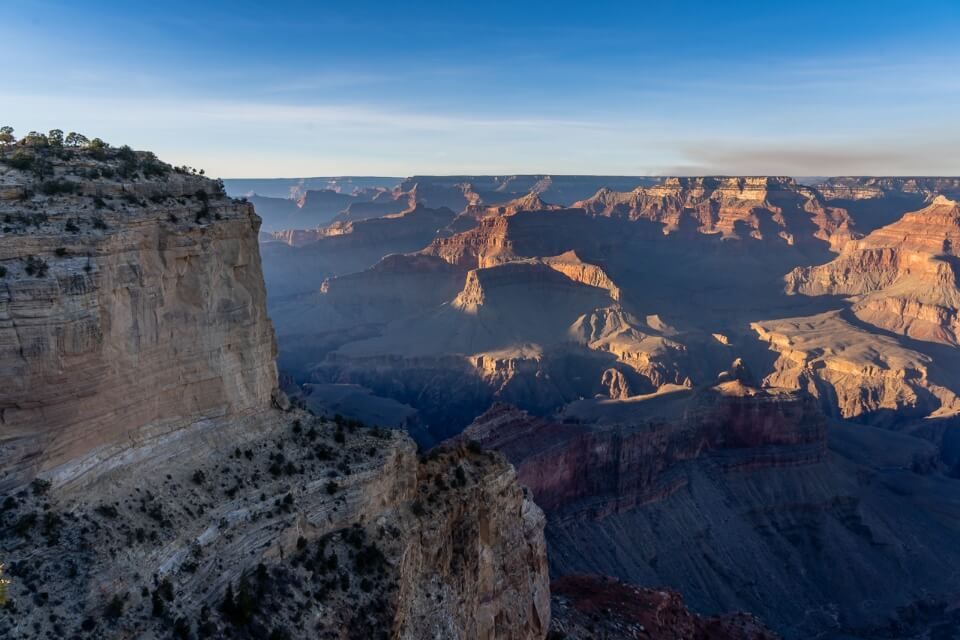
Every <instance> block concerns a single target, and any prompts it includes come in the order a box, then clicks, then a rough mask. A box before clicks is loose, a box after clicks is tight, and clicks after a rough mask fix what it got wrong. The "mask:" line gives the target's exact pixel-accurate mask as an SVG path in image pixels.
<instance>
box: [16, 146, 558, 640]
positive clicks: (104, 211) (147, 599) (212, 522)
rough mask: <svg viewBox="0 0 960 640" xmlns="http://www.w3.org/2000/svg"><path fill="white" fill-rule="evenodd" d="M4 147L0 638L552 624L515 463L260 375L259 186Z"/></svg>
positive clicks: (520, 631) (441, 633)
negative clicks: (366, 418) (233, 193)
mask: <svg viewBox="0 0 960 640" xmlns="http://www.w3.org/2000/svg"><path fill="white" fill-rule="evenodd" d="M21 147H22V148H20V149H18V151H17V153H18V154H19V157H20V158H21V159H23V158H26V160H22V161H21V160H18V161H16V163H15V164H10V163H5V162H4V161H2V160H0V194H2V197H3V199H2V200H0V206H2V208H3V209H2V212H0V213H2V214H3V215H4V227H3V231H2V234H0V265H2V267H3V270H2V271H0V348H2V350H3V351H2V355H3V358H2V363H3V364H2V368H0V382H2V384H0V388H2V390H3V391H2V392H0V394H2V395H0V409H2V413H0V415H2V421H0V442H2V450H0V469H2V471H3V474H4V475H3V478H2V482H0V491H3V492H4V494H3V495H2V496H0V561H2V562H4V563H5V564H6V565H7V567H8V569H9V570H8V574H7V575H8V576H9V577H10V579H11V584H10V588H9V595H10V598H11V600H10V602H11V604H9V605H8V606H6V607H4V608H2V609H0V636H3V637H4V638H36V637H80V638H131V637H137V638H168V637H171V635H175V636H177V637H194V636H196V637H223V636H229V637H235V638H266V637H272V638H276V637H280V638H284V637H304V636H311V637H324V638H358V639H359V638H381V637H382V638H402V639H410V640H413V639H418V638H423V637H443V638H463V639H467V638H485V639H490V640H493V639H495V638H502V639H507V638H511V639H512V638H524V639H526V638H529V639H530V640H534V639H542V638H543V637H544V636H545V635H546V633H547V629H548V627H549V620H550V603H549V586H548V576H547V570H546V566H547V565H546V555H545V542H544V537H543V526H544V521H543V514H542V512H541V511H540V510H539V508H538V507H536V506H535V505H534V504H533V502H532V501H531V500H530V499H529V496H528V494H527V492H526V491H525V490H524V489H522V488H521V487H520V486H519V485H518V484H517V483H516V481H515V474H514V471H513V469H512V468H511V467H510V466H509V465H508V464H506V463H505V462H504V461H503V460H502V459H501V458H500V457H499V456H497V455H496V454H492V453H484V452H478V451H474V450H471V449H468V448H465V447H464V448H458V449H450V450H445V451H437V452H435V453H434V454H432V455H431V456H430V457H429V458H419V457H418V456H417V454H416V451H415V447H414V444H413V442H412V441H411V440H410V439H409V438H408V437H407V436H406V435H404V434H402V433H401V432H396V431H387V430H381V429H376V428H374V429H370V428H367V427H364V426H362V425H359V424H357V423H355V422H352V421H343V420H341V419H340V418H339V417H337V419H336V420H334V421H330V420H327V419H325V418H318V417H316V416H313V415H310V414H308V413H306V412H304V411H302V410H299V409H296V408H294V407H292V406H291V404H290V402H289V401H288V400H287V398H286V396H284V395H283V394H282V393H280V392H278V391H277V390H276V386H277V375H276V369H275V365H274V362H273V358H274V355H275V348H274V339H273V332H272V329H271V326H270V322H269V320H268V319H267V316H266V310H265V296H264V289H263V280H262V275H261V271H260V260H259V254H258V251H257V232H258V227H259V219H258V218H257V217H256V216H255V215H254V213H253V210H252V207H251V206H250V205H248V204H245V203H243V202H240V201H234V200H232V199H230V198H227V197H226V196H224V194H223V191H222V188H221V187H220V186H219V185H218V184H217V183H215V182H213V181H210V180H206V179H203V178H202V177H200V176H199V175H197V174H195V173H193V172H191V171H189V170H186V169H178V170H174V169H173V168H172V167H169V166H168V165H165V164H163V163H161V162H159V161H158V160H156V158H154V157H153V156H152V154H144V153H140V152H134V151H132V150H130V149H129V148H121V149H111V148H109V147H106V148H104V147H97V148H94V147H89V148H68V149H65V148H62V147H59V146H52V145H50V144H47V143H44V144H40V143H39V142H38V141H36V140H35V141H34V142H33V143H31V144H29V145H21ZM38 167H39V168H40V169H38Z"/></svg>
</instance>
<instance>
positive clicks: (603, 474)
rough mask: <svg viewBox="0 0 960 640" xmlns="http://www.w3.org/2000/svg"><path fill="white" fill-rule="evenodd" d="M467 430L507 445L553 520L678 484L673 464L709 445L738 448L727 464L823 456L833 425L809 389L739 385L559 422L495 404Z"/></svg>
mask: <svg viewBox="0 0 960 640" xmlns="http://www.w3.org/2000/svg"><path fill="white" fill-rule="evenodd" d="M462 437H463V438H468V439H472V440H476V441H478V442H480V443H481V444H483V445H484V446H488V447H490V448H493V449H496V450H498V451H501V452H503V453H504V455H506V456H507V458H508V459H509V460H510V461H511V462H512V463H513V464H514V465H515V466H516V467H517V473H518V476H519V478H520V480H521V482H523V483H524V484H525V485H526V486H528V487H530V489H531V490H532V491H533V494H534V499H535V500H536V501H537V504H539V505H541V506H542V507H543V508H544V509H546V510H547V511H548V512H549V513H550V514H552V517H554V516H555V517H563V518H568V517H584V516H586V517H590V518H602V517H605V516H606V515H609V514H610V513H616V512H621V511H629V510H631V509H634V508H636V507H637V506H638V505H641V504H644V503H646V502H649V501H651V500H659V499H662V498H663V497H664V496H665V495H669V494H670V493H672V492H673V491H676V490H678V489H679V488H681V487H682V486H683V484H682V482H680V483H679V484H678V481H679V480H680V478H679V477H678V476H676V474H674V473H672V471H673V470H675V467H678V466H679V465H680V464H681V463H683V462H686V461H691V460H695V459H697V458H699V457H700V456H703V455H708V453H709V452H711V451H729V452H734V451H735V452H737V453H738V454H739V455H736V456H733V455H730V456H728V458H727V459H726V460H725V462H724V464H725V465H727V466H729V467H730V468H735V467H737V468H741V469H745V468H751V467H755V466H760V467H764V466H774V467H776V466H780V465H783V466H789V465H797V464H810V463H814V462H817V461H819V460H820V459H822V457H823V456H824V455H825V447H826V443H825V437H826V426H825V422H824V419H823V416H822V414H820V412H819V411H818V409H817V407H816V405H815V403H813V402H811V401H810V398H809V397H806V396H804V395H803V394H799V395H798V394H788V393H782V392H781V393H773V392H769V391H760V390H758V389H755V388H752V387H746V386H743V385H742V384H740V385H738V384H734V385H732V386H722V387H719V388H717V389H707V390H700V391H698V392H695V393H694V392H690V391H687V390H678V391H675V392H673V393H669V394H666V395H664V396H663V397H661V398H658V399H656V400H654V401H648V402H646V403H644V406H642V407H640V406H636V403H633V406H631V403H630V401H626V402H620V403H618V402H614V401H611V402H610V403H609V404H607V405H604V404H603V403H601V404H595V403H593V402H591V403H589V406H585V407H578V405H577V404H574V405H572V406H571V407H570V409H569V410H568V412H567V414H566V416H565V419H563V420H556V421H551V420H548V419H544V418H537V417H534V416H530V415H529V414H527V413H526V412H523V411H520V410H518V409H516V408H514V407H510V406H509V405H495V406H494V407H493V408H491V409H490V410H489V411H487V412H486V413H485V414H483V415H482V416H480V417H479V418H477V419H476V420H475V421H474V422H473V424H471V425H470V426H469V427H467V429H466V430H465V431H464V433H463V436H462ZM561 514H562V515H561Z"/></svg>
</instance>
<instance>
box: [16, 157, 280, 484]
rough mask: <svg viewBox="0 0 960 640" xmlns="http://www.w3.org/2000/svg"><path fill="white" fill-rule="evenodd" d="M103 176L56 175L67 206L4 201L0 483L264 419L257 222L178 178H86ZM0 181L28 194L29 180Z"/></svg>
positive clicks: (264, 341) (268, 360)
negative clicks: (200, 427) (217, 426)
mask: <svg viewBox="0 0 960 640" xmlns="http://www.w3.org/2000/svg"><path fill="white" fill-rule="evenodd" d="M110 164H111V163H110V161H102V162H101V161H96V160H86V161H82V162H81V161H80V160H77V161H56V162H55V164H54V173H53V177H52V178H50V179H51V180H60V181H63V182H64V183H65V184H69V185H73V186H72V188H71V193H64V194H55V195H37V194H35V195H31V196H29V197H26V198H23V197H17V198H9V197H8V198H4V199H3V200H2V201H0V210H2V216H3V217H4V219H5V220H8V222H7V223H5V224H6V226H5V227H4V232H3V234H2V235H0V264H2V265H3V267H4V268H5V271H6V275H5V277H4V278H3V279H2V280H0V355H2V357H0V363H2V364H0V378H2V379H3V380H4V381H5V383H4V385H3V388H2V389H0V414H2V418H3V420H2V424H3V426H2V433H0V460H2V464H0V469H2V471H0V474H2V476H3V480H2V482H5V483H9V482H13V481H16V480H17V479H18V478H20V477H22V474H24V473H29V474H31V475H32V474H36V473H42V474H44V475H45V476H48V477H51V478H54V479H56V480H57V481H58V482H68V481H74V480H79V479H81V478H82V477H83V476H84V475H85V474H87V473H94V474H95V473H99V472H101V471H102V470H103V469H105V468H108V467H110V466H111V465H113V464H120V463H121V462H129V461H130V460H131V459H135V458H137V457H141V456H146V455H150V453H149V452H150V448H151V447H152V446H153V445H152V443H156V442H159V441H162V440H164V439H169V438H176V437H178V434H180V433H181V432H182V431H183V430H184V429H188V428H189V427H191V426H192V425H195V424H209V423H216V422H225V421H229V420H238V419H243V418H245V417H249V416H251V415H255V414H257V413H258V412H261V411H264V410H266V409H267V408H268V407H269V406H270V398H271V392H272V391H273V389H274V388H275V386H276V367H275V364H274V355H275V349H276V347H275V342H274V337H273V330H272V327H271V324H270V321H269V319H268V318H267V315H266V309H265V306H264V301H265V290H264V285H263V277H262V275H261V268H260V255H259V251H258V247H257V229H258V227H259V218H257V216H256V215H255V214H254V212H253V207H252V206H251V205H249V204H245V203H240V202H236V201H233V200H232V199H230V198H228V197H226V196H225V195H223V193H222V190H221V189H220V187H219V186H218V185H217V184H216V183H214V182H213V181H211V180H207V179H204V178H201V177H198V176H195V175H184V174H181V173H177V172H173V171H167V172H165V173H164V174H163V175H160V176H156V175H154V176H151V177H150V178H144V177H142V176H140V177H139V179H135V178H131V179H129V180H121V179H118V178H117V177H113V178H109V179H108V178H98V179H90V178H87V177H86V176H87V174H88V172H90V171H97V170H98V167H101V168H102V167H109V166H110ZM3 181H4V184H5V185H6V187H7V189H8V190H11V191H16V190H28V189H29V190H34V189H36V185H35V184H33V177H32V176H30V175H29V174H27V173H26V172H19V171H15V170H8V171H7V172H6V173H5V174H4V175H3ZM21 192H22V191H21ZM37 215H40V216H43V221H42V222H40V223H39V224H37V225H32V224H30V223H26V222H23V221H25V220H28V219H31V217H32V216H37ZM41 264H42V265H43V266H42V267H40V266H38V265H41Z"/></svg>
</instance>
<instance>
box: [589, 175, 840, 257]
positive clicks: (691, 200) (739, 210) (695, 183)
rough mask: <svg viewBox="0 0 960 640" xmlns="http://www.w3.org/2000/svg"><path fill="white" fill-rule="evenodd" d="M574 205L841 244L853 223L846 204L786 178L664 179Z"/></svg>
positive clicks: (667, 229) (685, 225)
mask: <svg viewBox="0 0 960 640" xmlns="http://www.w3.org/2000/svg"><path fill="white" fill-rule="evenodd" d="M573 206H574V207H581V208H583V209H585V210H586V211H587V212H588V213H590V214H592V215H598V216H612V217H623V218H627V219H629V220H648V221H651V222H658V223H660V224H662V225H663V232H664V233H674V232H677V231H682V230H685V229H695V230H697V231H699V232H700V233H707V234H720V235H721V236H723V237H724V238H743V239H746V238H753V239H756V240H763V239H767V240H771V241H774V240H777V239H779V242H783V243H786V244H788V245H793V244H794V243H796V242H800V243H804V242H810V241H811V240H812V239H814V238H815V239H817V240H821V241H823V242H826V243H829V244H831V245H832V244H840V243H842V242H843V241H844V240H845V239H846V238H847V237H848V236H849V233H850V230H849V227H850V223H851V220H850V218H849V216H848V215H847V212H846V211H845V210H844V209H842V208H839V207H830V206H826V205H825V204H824V203H823V202H822V200H821V199H820V197H819V195H818V194H817V193H816V192H815V191H813V190H811V189H808V188H806V187H803V186H801V185H798V184H797V183H796V182H795V181H794V180H793V179H792V178H784V177H737V178H733V177H717V178H712V177H705V178H666V179H664V180H663V181H662V182H661V183H660V184H658V185H654V186H649V187H638V188H637V189H635V190H633V191H630V192H614V191H610V190H609V189H601V190H600V191H598V192H597V193H596V194H595V195H594V196H593V197H592V198H589V199H587V200H582V201H580V202H577V203H575V204H574V205H573ZM835 236H836V238H835Z"/></svg>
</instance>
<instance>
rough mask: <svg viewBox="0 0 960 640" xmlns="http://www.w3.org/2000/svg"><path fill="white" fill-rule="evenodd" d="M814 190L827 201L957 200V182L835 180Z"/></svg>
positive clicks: (941, 179)
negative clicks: (902, 197) (903, 196)
mask: <svg viewBox="0 0 960 640" xmlns="http://www.w3.org/2000/svg"><path fill="white" fill-rule="evenodd" d="M816 188H817V190H818V191H819V192H820V193H822V194H823V195H824V197H826V198H829V199H831V200H872V199H875V198H883V197H888V196H890V195H896V194H916V195H919V196H921V197H923V198H933V197H936V196H938V195H945V196H947V197H953V196H954V195H956V196H960V178H947V177H875V178H874V177H836V178H828V179H826V180H824V181H821V182H818V183H817V185H816Z"/></svg>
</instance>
